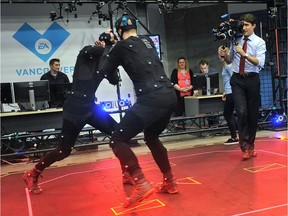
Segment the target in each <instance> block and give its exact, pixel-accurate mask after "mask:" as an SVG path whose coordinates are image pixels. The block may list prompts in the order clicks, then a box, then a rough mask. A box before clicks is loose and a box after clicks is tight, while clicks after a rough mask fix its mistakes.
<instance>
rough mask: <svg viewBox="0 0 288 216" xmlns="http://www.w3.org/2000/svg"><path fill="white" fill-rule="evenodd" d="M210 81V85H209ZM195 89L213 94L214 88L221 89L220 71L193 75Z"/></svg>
mask: <svg viewBox="0 0 288 216" xmlns="http://www.w3.org/2000/svg"><path fill="white" fill-rule="evenodd" d="M209 82H210V86H209ZM193 88H194V90H202V95H211V94H213V92H214V89H219V73H218V72H213V73H207V74H204V73H198V74H194V76H193Z"/></svg>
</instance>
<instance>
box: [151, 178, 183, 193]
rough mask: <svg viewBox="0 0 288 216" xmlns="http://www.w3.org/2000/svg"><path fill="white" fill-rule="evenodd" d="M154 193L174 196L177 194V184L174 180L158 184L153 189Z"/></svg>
mask: <svg viewBox="0 0 288 216" xmlns="http://www.w3.org/2000/svg"><path fill="white" fill-rule="evenodd" d="M155 190H156V193H169V194H175V193H179V188H178V184H177V182H176V181H175V180H172V181H166V180H164V181H163V182H160V183H158V184H157V185H156V187H155Z"/></svg>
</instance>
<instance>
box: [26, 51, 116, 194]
mask: <svg viewBox="0 0 288 216" xmlns="http://www.w3.org/2000/svg"><path fill="white" fill-rule="evenodd" d="M110 48H111V46H110V47H107V46H106V48H105V49H104V48H103V47H102V46H85V47H84V48H83V49H82V50H81V51H80V53H79V55H78V57H77V61H76V65H75V71H74V74H73V84H72V90H71V92H70V93H69V94H68V97H67V99H66V101H65V103H64V107H63V123H62V130H61V140H60V142H59V146H58V148H57V149H55V150H53V151H51V152H49V153H47V154H46V155H45V156H43V157H42V158H41V159H40V161H39V162H38V163H37V164H36V165H35V168H33V169H32V170H30V171H29V172H27V173H25V174H24V176H23V179H24V181H25V182H26V185H27V187H28V188H29V189H30V191H32V192H33V193H41V191H42V190H41V188H40V187H39V186H38V177H39V175H40V173H41V172H42V171H43V170H44V169H45V168H47V167H49V166H50V165H51V164H52V163H54V162H56V161H59V160H62V159H64V158H66V157H68V156H69V155H70V153H71V151H72V149H73V146H74V144H75V141H76V139H77V137H78V135H79V133H80V131H81V130H82V128H83V127H84V126H85V125H86V124H89V125H91V126H93V127H94V128H96V129H98V130H100V131H101V132H103V133H105V134H107V135H110V136H111V134H112V132H113V130H114V129H115V127H116V125H117V122H116V121H115V120H114V119H113V118H112V117H111V116H110V115H109V114H108V113H106V112H105V111H104V110H103V109H102V108H101V107H100V106H99V105H97V104H95V102H94V101H95V91H96V90H97V88H98V86H99V84H100V83H101V81H102V80H103V76H101V75H100V73H99V71H98V68H99V64H100V59H101V58H102V57H103V55H102V54H104V53H107V52H108V50H109V49H110Z"/></svg>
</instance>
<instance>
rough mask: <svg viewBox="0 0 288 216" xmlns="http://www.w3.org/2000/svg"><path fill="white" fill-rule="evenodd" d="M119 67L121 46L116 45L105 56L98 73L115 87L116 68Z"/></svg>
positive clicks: (117, 77) (117, 76) (116, 79)
mask: <svg viewBox="0 0 288 216" xmlns="http://www.w3.org/2000/svg"><path fill="white" fill-rule="evenodd" d="M119 65H121V46H120V45H118V44H116V45H115V46H114V47H113V48H112V49H111V50H110V52H109V53H108V54H107V55H106V57H105V59H104V62H103V64H102V66H101V67H100V73H101V74H102V75H103V76H104V77H105V78H106V79H107V80H108V81H109V83H111V84H112V85H116V84H117V83H118V82H119V75H118V71H117V67H118V66H119Z"/></svg>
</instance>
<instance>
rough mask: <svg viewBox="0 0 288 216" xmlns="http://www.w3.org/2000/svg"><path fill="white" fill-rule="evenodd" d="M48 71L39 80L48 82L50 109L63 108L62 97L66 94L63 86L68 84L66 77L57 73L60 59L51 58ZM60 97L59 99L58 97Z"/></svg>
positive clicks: (61, 73) (59, 72)
mask: <svg viewBox="0 0 288 216" xmlns="http://www.w3.org/2000/svg"><path fill="white" fill-rule="evenodd" d="M49 66H50V71H48V72H47V73H45V74H43V75H42V76H41V78H40V80H48V81H49V85H50V90H51V92H50V97H51V98H50V101H49V107H50V108H57V107H63V104H64V95H65V93H66V92H67V91H66V90H65V89H66V88H67V87H66V85H65V84H69V83H70V81H69V78H68V76H67V75H66V74H65V73H63V72H61V71H59V69H60V59H58V58H53V59H51V60H50V61H49ZM60 96H61V97H60Z"/></svg>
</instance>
